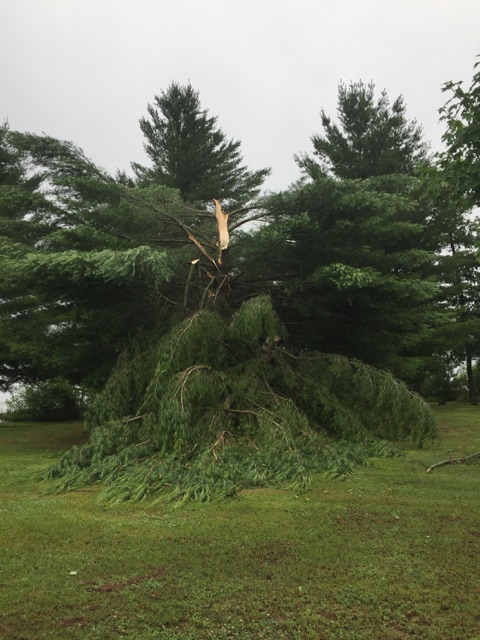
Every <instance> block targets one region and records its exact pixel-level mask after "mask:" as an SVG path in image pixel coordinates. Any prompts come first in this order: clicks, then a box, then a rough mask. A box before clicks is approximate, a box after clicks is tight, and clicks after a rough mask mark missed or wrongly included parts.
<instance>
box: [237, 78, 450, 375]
mask: <svg viewBox="0 0 480 640" xmlns="http://www.w3.org/2000/svg"><path fill="white" fill-rule="evenodd" d="M405 112H406V109H405V105H404V103H403V100H402V99H401V98H399V99H397V100H396V101H395V102H394V104H393V106H392V107H390V102H389V99H388V96H387V95H386V93H385V92H383V93H382V94H381V97H380V99H379V100H378V102H376V101H375V99H374V86H373V84H370V85H368V86H366V85H364V84H363V83H361V82H359V83H355V84H351V85H350V86H349V87H347V86H345V85H343V84H342V85H340V88H339V102H338V113H339V119H340V123H341V127H339V126H337V125H335V124H332V123H331V120H330V119H329V118H328V117H327V116H326V114H325V112H323V111H322V123H323V125H324V129H325V136H324V137H321V136H318V135H315V136H313V138H312V141H313V143H314V147H315V155H316V156H317V157H318V158H319V159H320V163H317V162H316V160H314V159H312V158H311V157H309V156H307V155H303V156H299V157H297V162H298V164H299V166H300V168H301V169H302V170H303V172H304V173H305V174H306V175H307V176H308V177H309V178H310V181H303V182H300V183H299V184H297V185H294V186H293V187H292V188H291V189H290V190H289V191H287V192H285V193H281V194H278V195H275V196H273V197H270V198H268V199H267V200H266V201H265V207H266V209H267V211H268V213H269V214H270V216H271V220H272V223H271V224H270V225H269V226H267V227H265V228H263V229H261V230H260V231H259V232H258V233H257V234H256V235H255V236H254V238H253V241H252V242H250V241H249V240H248V239H246V243H247V244H250V246H251V253H250V249H248V248H246V251H247V252H248V255H249V258H248V259H247V260H246V261H245V269H246V270H249V271H250V272H251V274H252V279H254V278H255V277H257V278H258V279H259V280H260V282H261V283H262V286H264V284H265V282H266V281H269V283H270V286H271V289H272V291H273V296H274V300H275V302H276V309H277V311H278V312H279V314H280V317H281V318H282V320H283V321H284V322H285V324H286V326H287V327H288V329H289V330H290V335H291V340H292V341H293V342H294V343H295V344H296V345H297V346H298V347H299V348H305V347H307V346H314V347H315V348H317V349H320V350H322V351H327V352H330V353H331V352H335V353H342V354H344V355H348V356H350V357H352V356H353V357H357V358H360V359H361V360H362V361H364V362H368V363H371V364H374V365H375V366H379V367H384V368H388V369H390V370H392V371H395V373H396V374H397V375H400V376H402V377H405V378H407V379H409V380H412V379H413V377H414V373H415V370H416V368H417V366H418V365H419V364H420V363H421V355H422V353H421V345H422V343H423V341H425V340H426V339H427V337H428V336H429V333H430V330H431V328H432V326H434V325H435V324H436V323H437V322H438V319H439V315H440V313H441V312H440V310H439V309H435V307H434V306H433V302H434V299H435V295H436V283H435V278H434V261H435V252H436V251H438V250H439V249H440V247H441V245H440V236H439V228H440V227H441V223H440V221H438V220H437V219H435V221H434V215H433V214H434V211H433V207H432V202H431V200H430V199H429V198H428V197H427V196H426V194H425V192H424V185H423V179H422V178H421V176H420V174H418V175H416V170H417V166H418V165H419V164H420V163H421V164H422V165H423V164H424V162H425V160H426V149H427V145H426V144H425V143H424V142H423V141H422V137H421V129H420V127H419V126H418V125H417V124H416V122H415V121H412V122H409V121H408V120H407V119H406V115H405ZM437 217H439V216H437ZM434 222H435V223H434ZM256 243H258V244H256ZM254 256H260V257H259V258H255V257H254ZM262 256H264V258H263V259H262ZM249 262H250V263H251V264H252V267H249V266H248V263H249Z"/></svg>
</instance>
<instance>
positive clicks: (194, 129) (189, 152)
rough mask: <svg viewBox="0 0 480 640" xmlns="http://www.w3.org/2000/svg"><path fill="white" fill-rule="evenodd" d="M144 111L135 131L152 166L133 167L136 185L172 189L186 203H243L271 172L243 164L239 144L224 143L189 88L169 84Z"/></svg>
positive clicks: (231, 141) (213, 123) (197, 95)
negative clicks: (215, 199)
mask: <svg viewBox="0 0 480 640" xmlns="http://www.w3.org/2000/svg"><path fill="white" fill-rule="evenodd" d="M147 110H148V115H149V118H141V119H140V128H141V130H142V133H143V134H144V136H145V138H146V142H145V145H144V147H145V151H146V152H147V155H148V157H149V158H150V160H151V162H152V167H149V168H147V167H144V166H142V165H140V164H138V163H133V165H132V166H133V169H134V171H135V175H136V177H137V180H138V183H139V184H140V185H151V184H159V185H165V186H167V187H172V188H175V189H178V190H179V191H180V193H181V194H182V197H183V198H185V199H186V200H188V201H200V202H202V201H203V202H205V201H211V199H212V198H213V197H218V198H222V200H224V201H228V200H231V201H235V202H239V203H245V202H247V201H249V200H251V199H252V198H254V197H255V196H257V195H258V193H259V190H260V187H261V185H262V183H263V181H264V180H265V178H266V177H267V176H268V174H269V173H270V170H269V169H262V170H260V171H249V170H248V169H247V168H246V167H245V166H243V165H242V155H241V152H240V142H239V141H234V140H228V139H227V138H226V136H225V134H224V133H223V131H222V130H221V129H220V128H219V127H218V126H217V118H216V117H214V116H208V111H207V110H206V109H202V107H201V103H200V98H199V94H198V92H197V91H195V90H194V89H193V87H192V86H191V85H190V84H187V85H185V86H182V85H179V84H177V83H175V82H173V83H172V84H171V85H170V86H169V87H168V89H167V90H166V91H162V93H161V94H160V95H157V96H155V101H154V103H153V104H149V105H148V107H147Z"/></svg>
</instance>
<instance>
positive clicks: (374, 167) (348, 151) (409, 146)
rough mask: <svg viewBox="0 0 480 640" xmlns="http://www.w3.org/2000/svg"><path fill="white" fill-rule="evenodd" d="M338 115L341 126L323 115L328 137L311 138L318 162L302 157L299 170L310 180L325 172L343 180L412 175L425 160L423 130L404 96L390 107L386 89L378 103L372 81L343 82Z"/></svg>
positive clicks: (339, 89) (339, 92)
mask: <svg viewBox="0 0 480 640" xmlns="http://www.w3.org/2000/svg"><path fill="white" fill-rule="evenodd" d="M337 112H338V120H339V124H335V123H334V122H332V119H331V118H330V117H329V116H328V115H327V114H326V113H325V111H324V110H322V111H321V114H320V115H321V121H322V126H323V128H324V135H323V136H322V135H318V134H314V135H313V136H312V138H311V140H312V143H313V147H314V156H316V158H318V161H317V160H316V159H315V158H312V157H311V156H309V155H307V154H302V155H299V156H297V162H298V164H299V166H300V167H301V168H302V170H303V171H304V172H305V173H306V174H307V175H308V176H310V177H311V178H315V177H317V176H318V175H319V174H321V173H326V174H330V175H334V176H336V177H337V178H342V179H356V178H360V179H363V178H371V177H376V176H384V175H389V174H398V173H400V174H411V173H412V171H413V169H414V167H415V165H416V164H417V163H418V162H419V161H420V160H424V159H425V157H426V153H427V145H426V144H425V142H424V141H423V136H422V128H421V127H420V126H419V125H418V124H417V122H416V121H415V120H411V121H409V120H408V119H407V116H406V105H405V102H404V99H403V97H402V96H399V97H398V98H397V99H396V100H395V101H394V102H393V104H390V99H389V97H388V95H387V93H386V91H382V93H381V94H380V97H379V98H378V100H375V85H374V84H373V83H370V84H368V85H367V84H365V83H363V82H352V83H350V85H345V84H343V83H342V84H340V86H339V87H338V108H337Z"/></svg>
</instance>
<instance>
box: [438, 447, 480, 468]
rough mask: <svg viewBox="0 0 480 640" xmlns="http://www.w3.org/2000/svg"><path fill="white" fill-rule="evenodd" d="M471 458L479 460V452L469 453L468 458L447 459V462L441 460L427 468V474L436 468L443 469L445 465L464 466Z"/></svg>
mask: <svg viewBox="0 0 480 640" xmlns="http://www.w3.org/2000/svg"><path fill="white" fill-rule="evenodd" d="M473 458H480V451H477V452H476V453H471V454H470V455H469V456H464V457H463V458H449V459H448V460H442V462H437V463H436V464H432V466H431V467H428V469H427V473H430V472H431V471H433V469H436V467H443V466H444V465H446V464H464V463H465V462H468V461H469V460H472V459H473Z"/></svg>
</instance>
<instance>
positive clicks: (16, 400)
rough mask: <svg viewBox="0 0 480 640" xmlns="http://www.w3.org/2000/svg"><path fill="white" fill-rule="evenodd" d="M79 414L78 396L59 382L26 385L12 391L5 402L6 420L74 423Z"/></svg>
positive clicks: (46, 381) (61, 381)
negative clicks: (65, 421)
mask: <svg viewBox="0 0 480 640" xmlns="http://www.w3.org/2000/svg"><path fill="white" fill-rule="evenodd" d="M81 414H82V397H81V393H80V391H79V390H78V389H76V388H75V387H73V386H72V385H71V384H70V383H69V382H67V381H66V380H64V379H63V378H55V379H53V380H45V381H43V382H37V383H36V384H31V385H26V386H24V387H21V388H19V389H17V390H16V391H14V393H13V394H12V397H11V398H10V400H7V416H8V418H9V419H10V420H18V421H21V420H32V421H35V422H56V421H61V420H76V419H78V418H80V417H81Z"/></svg>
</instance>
